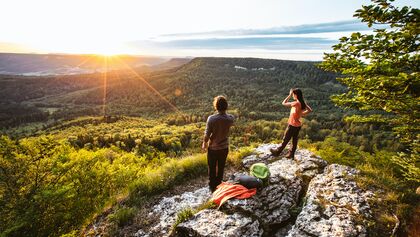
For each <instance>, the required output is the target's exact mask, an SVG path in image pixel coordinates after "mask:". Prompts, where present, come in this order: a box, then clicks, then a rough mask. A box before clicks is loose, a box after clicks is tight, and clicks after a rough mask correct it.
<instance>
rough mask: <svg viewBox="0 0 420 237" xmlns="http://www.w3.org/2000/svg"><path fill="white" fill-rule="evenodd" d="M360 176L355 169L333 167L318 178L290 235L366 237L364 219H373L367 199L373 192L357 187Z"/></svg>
mask: <svg viewBox="0 0 420 237" xmlns="http://www.w3.org/2000/svg"><path fill="white" fill-rule="evenodd" d="M356 174H357V171H356V170H355V169H352V168H349V167H347V166H343V165H337V164H332V165H329V166H328V167H327V168H326V169H325V172H324V173H322V174H319V175H317V176H315V177H314V178H313V179H312V180H311V182H310V183H309V187H308V190H307V193H306V195H305V200H306V203H305V205H304V206H303V209H302V211H301V212H300V214H299V215H298V217H297V219H296V222H295V224H294V226H293V228H292V230H291V231H289V233H288V235H287V236H288V237H294V236H303V237H304V236H349V237H350V236H366V228H365V223H364V221H363V220H366V219H367V218H369V217H370V207H369V204H368V202H367V200H368V199H369V198H371V197H372V195H373V193H371V192H364V191H363V190H361V189H360V188H359V187H358V186H357V184H356V182H355V181H354V178H355V175H356Z"/></svg>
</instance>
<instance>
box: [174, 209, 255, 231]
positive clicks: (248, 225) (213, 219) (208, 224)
mask: <svg viewBox="0 0 420 237" xmlns="http://www.w3.org/2000/svg"><path fill="white" fill-rule="evenodd" d="M262 234H263V230H262V228H260V224H259V222H258V221H256V220H253V219H252V218H251V217H247V216H245V215H242V214H241V213H233V214H226V213H224V212H221V211H218V210H215V209H207V210H203V211H201V212H199V213H197V214H196V215H195V216H194V217H193V218H191V220H189V221H187V222H184V223H181V224H179V225H178V226H177V235H178V236H225V237H243V236H250V237H259V236H262Z"/></svg>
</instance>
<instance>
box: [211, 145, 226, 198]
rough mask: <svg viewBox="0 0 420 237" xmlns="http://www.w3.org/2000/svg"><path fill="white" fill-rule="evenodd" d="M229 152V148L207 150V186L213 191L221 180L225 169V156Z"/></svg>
mask: <svg viewBox="0 0 420 237" xmlns="http://www.w3.org/2000/svg"><path fill="white" fill-rule="evenodd" d="M228 153H229V149H228V148H226V149H222V150H210V149H208V151H207V164H208V166H209V186H210V190H211V191H212V192H213V191H214V190H216V187H217V185H219V184H220V183H221V182H222V180H223V172H224V170H225V163H226V158H227V155H228Z"/></svg>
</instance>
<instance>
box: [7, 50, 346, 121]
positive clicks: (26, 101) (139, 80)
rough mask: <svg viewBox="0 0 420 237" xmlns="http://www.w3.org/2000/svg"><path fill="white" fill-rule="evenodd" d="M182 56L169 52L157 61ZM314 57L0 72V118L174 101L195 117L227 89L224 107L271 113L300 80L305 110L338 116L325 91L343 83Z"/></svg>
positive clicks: (125, 110)
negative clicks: (78, 71)
mask: <svg viewBox="0 0 420 237" xmlns="http://www.w3.org/2000/svg"><path fill="white" fill-rule="evenodd" d="M183 62H185V60H177V59H174V60H172V61H169V62H168V63H167V64H166V66H165V64H163V66H162V68H166V67H167V65H168V64H172V65H173V64H182V63H183ZM315 64H316V63H314V62H299V61H286V60H272V59H257V58H195V59H193V60H191V61H189V62H188V63H186V64H183V65H182V66H178V67H174V68H170V69H166V70H154V71H151V70H149V69H148V68H147V69H146V68H139V69H135V70H116V71H112V72H109V73H107V74H104V73H94V74H86V75H65V76H64V75H63V76H48V77H22V76H1V77H0V83H1V84H2V87H1V88H0V123H2V124H3V126H6V125H7V126H10V125H17V124H20V123H23V122H28V121H43V120H46V119H51V118H54V119H62V118H66V119H68V118H74V117H77V116H81V115H102V114H104V113H105V114H106V115H130V116H161V115H163V114H171V113H173V112H175V111H176V109H175V107H176V108H177V109H178V111H177V112H181V113H184V114H193V115H196V116H198V117H200V118H203V117H205V115H208V114H209V113H211V111H212V108H211V103H212V98H213V97H214V96H216V95H219V94H223V95H226V96H227V97H228V99H229V102H230V105H231V111H232V112H233V113H235V114H236V115H238V116H242V117H249V118H252V119H258V118H264V119H278V118H279V116H280V115H282V116H286V115H287V113H288V110H287V109H286V108H283V106H281V101H282V100H283V98H284V97H285V96H286V95H287V93H288V91H289V89H290V88H293V87H300V88H302V90H303V92H304V95H305V97H306V98H307V100H308V102H309V104H310V105H311V106H312V107H313V108H314V110H315V111H316V112H317V113H314V114H316V115H313V116H316V117H322V118H327V119H337V118H341V117H342V112H341V110H339V109H338V108H336V107H335V106H334V105H333V104H332V102H331V101H330V99H329V97H330V95H332V94H335V93H340V92H343V91H345V88H344V87H343V86H342V85H340V84H339V83H338V82H337V81H336V80H335V77H336V75H334V74H331V73H327V72H324V71H322V70H320V69H319V68H317V67H316V65H315ZM105 82H106V85H105ZM152 88H153V89H152ZM105 92H106V93H105ZM104 105H105V106H104ZM12 115H13V116H12Z"/></svg>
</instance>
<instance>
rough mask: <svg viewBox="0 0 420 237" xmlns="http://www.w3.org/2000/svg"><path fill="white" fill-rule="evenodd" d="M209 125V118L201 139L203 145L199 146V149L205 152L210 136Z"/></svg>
mask: <svg viewBox="0 0 420 237" xmlns="http://www.w3.org/2000/svg"><path fill="white" fill-rule="evenodd" d="M211 129H212V128H211V124H210V117H209V118H208V119H207V123H206V130H205V131H204V137H203V144H202V145H201V149H203V150H205V149H206V148H207V147H208V144H209V140H210V135H211Z"/></svg>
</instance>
